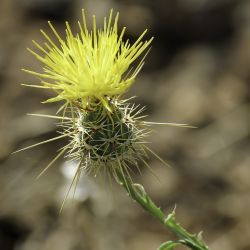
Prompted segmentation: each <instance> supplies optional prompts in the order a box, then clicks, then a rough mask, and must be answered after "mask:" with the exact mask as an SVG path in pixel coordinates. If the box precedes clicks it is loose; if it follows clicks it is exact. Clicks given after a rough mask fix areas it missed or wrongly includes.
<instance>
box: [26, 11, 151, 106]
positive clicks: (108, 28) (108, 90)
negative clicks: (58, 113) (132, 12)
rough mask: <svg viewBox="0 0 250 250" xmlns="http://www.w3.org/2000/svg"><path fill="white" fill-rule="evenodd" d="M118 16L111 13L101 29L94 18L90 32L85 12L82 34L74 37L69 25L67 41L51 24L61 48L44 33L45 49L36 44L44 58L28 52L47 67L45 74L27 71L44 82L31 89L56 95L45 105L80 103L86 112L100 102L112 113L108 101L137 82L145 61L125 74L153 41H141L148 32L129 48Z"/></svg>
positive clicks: (80, 26) (80, 25)
mask: <svg viewBox="0 0 250 250" xmlns="http://www.w3.org/2000/svg"><path fill="white" fill-rule="evenodd" d="M118 16H119V13H117V14H116V16H115V18H113V11H112V10H111V11H110V15H109V18H108V21H107V20H106V18H104V25H103V28H102V29H97V28H96V19H95V16H93V30H92V31H89V30H88V28H87V24H86V18H85V14H84V11H82V17H83V21H82V23H80V22H78V26H79V33H77V34H76V35H74V34H73V33H72V31H71V28H70V25H69V23H68V22H66V39H65V41H64V40H63V39H62V38H61V36H60V35H59V34H58V33H57V31H56V29H55V28H54V27H53V25H52V24H51V23H50V22H49V26H50V28H51V30H52V31H53V33H54V35H55V37H56V39H57V40H58V42H59V46H58V45H56V42H54V41H53V39H52V38H51V37H49V36H48V35H47V34H46V33H45V32H44V31H43V30H41V33H42V34H43V35H44V37H45V38H46V40H47V42H45V43H44V44H43V45H40V44H38V43H37V42H35V41H33V43H34V44H35V46H36V47H37V48H38V50H39V51H40V52H41V53H42V54H41V55H40V53H39V52H35V51H33V50H31V49H28V50H29V51H30V52H31V53H32V54H33V55H34V56H35V57H36V58H37V59H38V60H40V61H41V62H42V63H43V64H44V65H45V67H44V68H43V73H38V72H34V71H31V70H25V71H26V72H28V73H31V74H33V75H36V76H38V77H39V78H42V79H43V80H42V81H41V83H42V85H29V86H31V87H40V88H48V89H51V90H53V91H54V92H55V93H56V94H57V95H56V96H55V97H53V98H50V99H48V100H47V101H46V102H56V101H61V100H64V101H66V103H67V104H69V103H74V102H78V103H79V102H80V103H81V106H82V107H83V108H85V107H87V106H89V105H91V104H93V103H96V102H98V101H99V102H101V103H102V104H103V105H104V107H106V108H108V109H109V105H108V100H109V98H112V97H115V96H120V95H122V94H123V93H125V92H126V91H127V89H128V88H129V87H130V86H131V84H132V83H133V82H134V80H135V77H136V76H137V74H138V72H139V71H140V69H141V68H142V66H143V59H142V60H141V61H140V62H139V63H138V65H137V67H135V69H134V70H133V71H131V72H129V73H126V72H127V71H128V70H129V69H130V66H131V64H132V63H133V62H134V61H135V60H136V59H137V58H138V57H139V56H140V55H141V54H142V53H143V52H144V51H145V49H146V48H148V46H149V45H150V43H151V41H152V38H151V39H150V40H149V41H144V42H143V41H142V39H143V37H144V35H145V33H146V32H147V30H145V31H144V32H143V33H142V34H141V36H140V37H139V38H138V39H137V40H136V41H135V42H134V44H130V42H129V40H127V41H126V42H124V41H123V40H122V39H123V35H124V32H125V27H124V28H123V29H122V31H121V33H120V34H118V27H117V26H118Z"/></svg>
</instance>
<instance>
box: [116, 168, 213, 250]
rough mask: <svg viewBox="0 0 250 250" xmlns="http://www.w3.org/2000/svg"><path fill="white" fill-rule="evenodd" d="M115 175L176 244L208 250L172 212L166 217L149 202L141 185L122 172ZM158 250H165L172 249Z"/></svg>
mask: <svg viewBox="0 0 250 250" xmlns="http://www.w3.org/2000/svg"><path fill="white" fill-rule="evenodd" d="M116 175H117V177H118V180H119V182H120V184H121V185H122V186H123V187H124V188H125V189H126V191H127V192H128V194H129V195H130V196H131V198H132V199H133V200H135V201H136V202H137V203H139V204H140V205H141V207H142V208H143V209H144V210H146V211H147V212H149V213H150V214H151V215H152V216H154V217H155V218H157V219H158V220H159V221H160V222H161V223H162V224H164V226H165V227H167V228H168V229H169V230H170V231H171V232H172V233H174V234H175V235H176V236H178V238H179V241H178V243H180V244H183V245H186V246H187V247H189V248H190V249H193V250H209V248H208V246H206V244H205V243H204V242H203V241H202V239H201V235H200V234H198V235H196V234H190V233H189V232H187V231H186V230H185V229H184V228H183V227H182V226H181V225H180V224H179V223H177V222H176V220H175V216H174V215H175V213H174V211H173V212H172V213H171V214H169V215H168V216H166V215H165V214H164V213H163V211H162V210H161V209H160V208H159V207H157V206H156V205H155V203H154V202H153V201H152V200H151V198H150V197H149V196H148V194H147V193H146V192H145V190H144V188H143V186H142V185H140V184H135V183H133V182H132V180H131V178H129V177H127V176H126V175H125V174H124V173H123V171H122V170H119V169H117V170H116ZM160 249H166V250H167V249H173V248H160Z"/></svg>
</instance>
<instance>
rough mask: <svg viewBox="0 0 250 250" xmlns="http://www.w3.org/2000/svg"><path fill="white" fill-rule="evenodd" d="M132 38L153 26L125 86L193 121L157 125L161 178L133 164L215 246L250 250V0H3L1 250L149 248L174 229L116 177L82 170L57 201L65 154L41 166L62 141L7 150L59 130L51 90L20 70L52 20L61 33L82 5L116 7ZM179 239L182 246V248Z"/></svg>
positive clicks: (176, 118) (155, 117)
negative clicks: (70, 191)
mask: <svg viewBox="0 0 250 250" xmlns="http://www.w3.org/2000/svg"><path fill="white" fill-rule="evenodd" d="M112 7H113V8H114V9H115V10H119V11H120V24H121V26H127V34H126V35H127V37H129V38H130V39H131V40H133V39H134V38H135V37H136V36H138V35H139V34H140V33H141V32H142V31H143V30H144V29H145V28H148V29H149V35H148V37H150V36H154V37H155V39H154V41H153V45H152V49H151V51H150V53H149V55H148V57H147V60H146V65H145V67H144V69H143V70H142V73H141V74H140V76H139V77H138V79H137V82H136V84H135V85H134V86H133V87H132V89H131V90H130V91H129V93H128V96H131V95H136V96H137V99H136V102H137V103H141V104H143V105H147V114H149V118H148V119H149V120H151V121H158V122H160V121H162V122H178V123H189V124H193V125H195V126H197V127H198V128H197V129H183V128H182V129H181V128H172V127H165V126H159V127H155V128H154V129H155V131H156V133H155V134H153V135H152V136H151V137H150V139H149V140H150V141H151V142H152V143H151V144H150V146H151V148H152V149H154V151H155V152H157V153H158V154H159V155H160V156H161V157H162V158H164V159H165V160H166V161H167V162H169V163H170V165H171V166H172V167H171V168H166V167H164V166H163V165H162V164H161V163H160V162H159V161H158V160H157V159H154V158H152V159H150V160H149V165H150V166H151V167H152V169H153V171H154V173H155V174H156V175H157V176H158V179H159V180H158V179H156V178H155V177H154V175H152V173H151V172H150V170H148V169H147V168H146V167H143V166H142V174H141V175H139V174H138V175H135V176H134V178H135V179H136V181H138V182H140V183H143V184H144V186H145V188H146V190H147V191H148V192H149V193H150V195H151V196H152V197H153V199H154V200H155V201H156V202H157V203H158V204H159V205H160V206H161V207H162V208H163V209H164V211H166V213H168V212H170V211H172V209H173V208H174V206H175V205H177V210H176V216H177V218H178V221H180V222H181V224H182V225H184V226H185V227H186V228H188V229H189V230H190V231H192V232H199V231H201V230H202V231H204V233H203V237H204V239H205V241H206V242H207V243H208V245H209V246H210V247H211V249H214V250H249V249H250V243H249V237H250V212H249V211H250V181H249V177H250V155H249V152H250V143H249V142H250V141H249V125H250V119H249V118H250V117H249V114H250V113H249V111H250V108H249V101H250V87H249V84H250V1H247V0H217V1H209V0H202V1H197V0H176V1H172V0H156V1H149V0H147V1H146V0H145V1H139V0H137V1H124V0H117V1H114V0H107V1H103V0H93V1H91V0H85V1H83V0H75V1H70V0H50V1H49V0H46V1H45V0H43V1H42V0H1V2H0V113H1V118H0V164H1V165H0V249H1V250H12V249H13V250H14V249H15V250H56V249H60V250H92V249H94V250H125V249H130V250H141V249H143V250H153V249H157V247H158V246H159V245H160V243H161V242H163V241H165V240H166V239H173V238H174V237H173V235H171V234H170V233H168V232H167V231H166V230H165V229H164V228H163V226H161V225H160V224H159V223H158V222H157V221H155V220H154V219H153V218H151V217H150V216H149V215H148V214H146V213H144V212H143V211H142V210H141V208H139V207H138V206H137V204H135V203H134V202H132V201H131V200H130V199H129V198H128V196H127V195H126V194H125V193H124V191H123V190H122V189H121V188H120V187H119V186H118V185H117V184H116V183H111V184H110V183H107V182H106V180H105V179H103V178H93V177H92V176H83V177H82V179H81V181H80V183H79V187H78V190H77V193H76V198H75V200H74V201H70V202H68V203H67V205H66V207H65V209H64V211H63V213H62V214H59V213H58V211H59V208H60V205H61V202H62V200H63V197H64V194H65V192H66V190H67V188H68V186H69V183H70V180H71V176H72V166H71V165H70V164H67V163H65V162H64V161H63V160H61V161H59V162H57V164H55V166H54V167H53V168H51V169H50V170H49V171H48V172H47V173H46V174H45V175H44V176H43V177H42V178H41V179H39V181H35V177H36V176H37V174H38V173H39V172H40V171H41V170H42V169H43V167H44V166H45V165H46V164H47V163H48V162H49V161H50V159H51V158H53V156H54V155H55V152H56V150H57V149H58V148H59V147H61V146H62V145H63V142H56V143H50V144H47V145H44V146H41V147H39V148H34V149H31V150H28V151H24V152H22V153H19V154H15V155H10V154H11V152H13V151H14V150H16V149H17V148H20V147H24V146H27V145H30V144H33V143H36V142H38V141H41V140H44V139H47V138H50V137H53V136H55V135H56V129H57V128H56V126H55V124H54V121H51V120H49V119H43V118H36V117H30V116H27V115H26V113H47V114H54V113H55V111H56V109H57V106H56V105H49V104H47V105H44V104H41V103H40V102H41V101H42V100H45V99H46V98H47V97H48V96H50V93H48V92H46V91H44V92H43V91H37V90H35V89H29V88H25V87H22V86H20V84H21V83H32V82H34V81H36V79H34V78H33V77H31V76H28V75H27V74H25V73H23V72H21V71H20V69H21V68H25V67H29V68H31V67H32V69H36V70H39V68H40V66H41V65H39V64H38V62H37V61H36V60H35V59H34V58H33V57H32V56H31V55H30V54H29V53H28V52H27V50H26V47H32V42H31V40H32V39H35V40H37V41H41V40H42V36H41V34H40V33H39V29H40V28H43V29H44V30H49V29H48V25H47V20H52V21H53V23H55V26H56V27H57V29H58V30H59V31H60V32H61V33H63V31H64V20H69V21H70V22H71V23H72V26H74V25H73V23H74V22H75V21H76V20H78V18H80V13H81V11H80V10H81V8H85V9H86V11H87V13H89V14H92V13H95V14H96V15H97V17H100V20H101V19H102V17H103V16H104V15H107V13H108V12H109V10H110V8H112ZM179 249H182V248H179Z"/></svg>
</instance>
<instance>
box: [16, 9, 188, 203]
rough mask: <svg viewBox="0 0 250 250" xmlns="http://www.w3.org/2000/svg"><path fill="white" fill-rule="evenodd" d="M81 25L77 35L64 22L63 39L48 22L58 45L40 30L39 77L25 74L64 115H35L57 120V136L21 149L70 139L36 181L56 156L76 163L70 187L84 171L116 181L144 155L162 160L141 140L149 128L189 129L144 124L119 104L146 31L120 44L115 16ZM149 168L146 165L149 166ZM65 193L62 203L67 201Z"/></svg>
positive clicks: (138, 112)
mask: <svg viewBox="0 0 250 250" xmlns="http://www.w3.org/2000/svg"><path fill="white" fill-rule="evenodd" d="M82 16H83V24H81V23H80V22H78V25H79V29H80V31H79V33H77V34H76V35H73V33H72V31H71V29H70V26H69V24H68V23H67V22H66V39H65V41H64V40H63V39H62V38H61V36H60V35H59V34H58V33H57V31H56V30H55V28H54V27H53V26H52V24H51V23H50V22H49V26H50V28H51V29H52V31H53V33H54V35H55V37H56V38H57V40H58V42H59V45H56V42H54V41H53V39H52V38H50V37H49V36H48V35H47V34H46V33H45V32H44V31H43V30H41V32H42V34H43V35H44V37H45V38H46V40H47V42H45V43H44V44H43V46H42V45H39V44H38V43H37V42H35V41H33V43H34V44H35V46H36V47H37V48H38V50H39V51H40V52H42V55H40V54H38V52H35V51H33V50H31V49H28V50H29V51H30V52H31V53H32V54H33V55H34V56H35V57H36V58H37V59H38V60H39V61H41V62H42V63H43V64H44V65H45V66H44V68H43V73H38V72H34V71H31V70H24V71H26V72H28V73H30V74H33V75H35V76H37V77H39V78H42V79H45V80H42V81H41V84H37V85H34V84H29V85H27V84H25V85H26V86H30V87H36V88H42V89H43V88H45V89H50V90H52V91H53V92H54V93H56V96H55V97H53V98H50V99H48V100H46V101H45V102H57V101H64V104H63V106H62V107H61V108H60V111H62V110H63V115H62V116H57V115H56V116H51V115H41V114H33V115H36V116H43V117H48V118H53V119H59V120H60V123H59V127H60V132H59V133H60V135H59V136H57V137H55V138H51V139H49V140H46V141H43V142H39V143H37V144H34V145H31V146H28V147H26V148H23V149H20V150H18V151H16V152H19V151H21V150H25V149H28V148H31V147H35V146H38V145H41V144H44V143H48V142H51V141H54V140H58V139H61V138H64V137H68V138H69V143H68V144H67V145H65V146H64V147H63V148H61V149H60V150H59V153H58V154H57V155H56V157H55V158H54V159H53V160H52V161H51V162H50V163H49V164H48V165H47V167H45V169H44V170H43V171H42V172H41V173H40V175H39V176H38V177H40V176H41V175H42V174H43V173H44V172H45V171H46V170H47V169H48V168H49V167H50V166H51V165H52V164H53V163H54V162H55V161H56V160H57V159H58V158H59V157H61V156H63V155H64V156H66V157H67V158H69V159H70V160H76V161H78V165H77V168H76V172H75V177H74V179H73V180H72V184H71V186H70V188H69V191H70V190H71V188H72V185H73V184H75V186H76V185H77V182H78V180H79V178H80V175H81V172H82V170H85V171H86V172H92V173H94V175H96V174H97V173H98V172H99V170H105V171H106V172H107V173H108V174H111V175H113V176H114V177H116V179H119V178H117V177H118V174H117V173H118V172H119V175H120V174H122V175H124V176H130V169H131V168H134V167H136V168H138V162H139V161H142V162H143V163H144V164H145V165H146V166H148V164H147V162H146V161H145V160H144V159H145V157H147V154H148V153H151V154H153V155H154V156H155V157H157V158H158V159H159V160H160V161H162V162H163V163H164V164H165V162H164V161H163V160H162V159H161V158H160V157H159V156H158V155H156V154H155V153H154V152H153V151H152V150H151V149H149V148H148V147H147V146H146V145H145V137H146V136H147V135H148V133H149V132H150V130H149V126H151V125H152V124H164V125H166V124H167V125H174V126H184V127H185V126H187V125H185V124H171V123H152V122H146V121H143V120H142V118H143V117H144V116H142V115H141V113H142V111H143V110H144V108H141V107H140V106H135V105H134V104H130V103H129V102H128V100H123V99H122V95H123V94H124V93H125V92H126V91H127V90H128V88H129V87H130V86H131V84H132V83H133V82H134V80H135V77H136V76H137V74H138V73H139V71H140V70H141V68H142V66H143V64H144V62H143V60H144V57H145V56H144V57H143V58H142V59H141V61H140V62H139V63H138V64H137V67H135V69H134V70H131V68H130V66H131V64H132V63H133V62H134V61H135V60H136V59H137V58H138V57H139V56H140V55H141V54H142V53H143V52H144V51H145V50H146V49H147V48H148V46H149V45H150V43H151V41H152V39H153V38H151V39H150V40H149V41H144V42H143V41H142V39H143V37H144V35H145V33H146V30H145V31H144V32H143V33H142V34H141V35H140V37H139V38H138V39H137V40H136V41H135V42H134V44H132V45H131V44H130V43H129V41H128V40H127V41H126V42H124V41H123V40H122V38H123V35H124V32H125V28H123V29H122V31H121V33H120V34H118V28H117V25H118V24H117V23H118V14H117V15H116V17H115V19H114V21H113V11H112V10H111V11H110V16H109V19H108V21H106V18H104V25H103V29H97V28H96V21H95V16H93V31H89V30H88V28H87V24H86V18H85V14H84V11H83V12H82ZM148 167H149V166H148ZM67 196H68V194H67V195H66V197H65V199H66V198H67Z"/></svg>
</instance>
